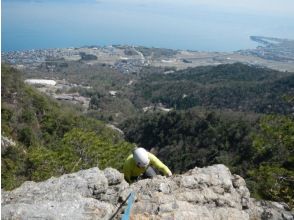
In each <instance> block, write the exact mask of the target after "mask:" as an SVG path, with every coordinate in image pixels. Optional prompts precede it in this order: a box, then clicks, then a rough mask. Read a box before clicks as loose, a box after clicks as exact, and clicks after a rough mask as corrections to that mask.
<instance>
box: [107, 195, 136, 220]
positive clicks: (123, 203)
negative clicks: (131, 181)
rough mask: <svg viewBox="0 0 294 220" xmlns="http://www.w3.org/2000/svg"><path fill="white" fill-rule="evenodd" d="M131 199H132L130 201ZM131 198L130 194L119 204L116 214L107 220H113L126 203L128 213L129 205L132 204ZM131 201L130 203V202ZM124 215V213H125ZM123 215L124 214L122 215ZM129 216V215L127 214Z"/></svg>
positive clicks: (125, 219)
mask: <svg viewBox="0 0 294 220" xmlns="http://www.w3.org/2000/svg"><path fill="white" fill-rule="evenodd" d="M131 197H132V199H130V198H131ZM133 197H134V193H133V192H131V193H130V194H129V195H128V196H127V198H126V199H125V200H124V201H123V202H122V203H121V204H120V206H119V207H118V208H117V210H116V212H115V213H114V214H113V215H112V216H111V217H110V218H109V220H114V218H115V216H116V215H117V214H118V213H119V211H120V210H121V208H122V207H123V206H124V205H125V204H126V203H128V209H129V210H128V212H130V208H129V207H130V206H131V203H133ZM130 201H131V202H130ZM125 213H126V212H125ZM124 215H125V214H124ZM128 216H129V214H128ZM121 220H129V217H128V218H122V219H121Z"/></svg>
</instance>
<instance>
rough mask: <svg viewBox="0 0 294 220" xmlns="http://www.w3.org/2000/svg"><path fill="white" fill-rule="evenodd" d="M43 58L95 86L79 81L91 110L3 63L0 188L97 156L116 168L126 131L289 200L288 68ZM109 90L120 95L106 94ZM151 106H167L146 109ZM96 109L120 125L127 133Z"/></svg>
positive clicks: (293, 163) (180, 163) (177, 168)
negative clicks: (8, 141) (135, 66)
mask: <svg viewBox="0 0 294 220" xmlns="http://www.w3.org/2000/svg"><path fill="white" fill-rule="evenodd" d="M79 65H81V70H82V71H81V72H82V73H83V74H81V72H79V69H78V68H79ZM44 67H45V64H44V65H41V67H40V68H41V69H39V70H38V71H39V72H33V73H31V74H35V75H34V77H37V76H39V77H40V76H42V74H45V75H48V74H49V75H50V74H52V76H54V77H55V78H58V79H60V78H61V77H64V76H66V75H69V77H68V79H69V81H70V80H72V82H84V83H85V85H87V86H91V88H90V89H86V88H83V89H82V90H78V92H80V93H83V94H84V95H85V96H88V97H91V101H90V106H89V109H88V111H87V114H86V115H87V117H86V116H85V115H83V114H82V113H77V111H75V110H71V109H72V108H73V106H67V105H64V104H61V103H59V102H56V101H53V100H51V99H50V98H49V97H45V96H44V95H41V94H40V93H38V92H37V91H35V90H34V89H33V88H31V87H28V86H26V85H24V84H23V83H22V80H21V78H20V73H19V72H17V71H16V70H14V69H12V68H10V67H8V66H5V65H4V66H2V109H1V112H2V134H3V135H4V136H7V137H10V138H12V139H13V140H16V141H17V145H16V146H15V147H10V148H8V149H6V151H5V152H4V154H3V155H2V180H3V183H4V184H3V185H4V187H5V188H6V189H11V188H13V187H16V186H17V185H19V184H20V183H21V182H23V181H25V180H42V179H46V178H49V177H50V176H52V175H60V174H63V173H69V172H74V171H77V170H79V169H84V168H87V167H91V166H96V165H97V164H98V165H99V167H100V168H104V167H106V166H111V167H114V168H117V169H119V170H120V169H121V167H122V163H123V161H124V159H125V157H126V155H127V154H128V153H130V151H131V148H132V145H131V144H129V143H128V142H126V141H125V140H124V139H123V138H125V139H126V140H127V141H129V142H132V143H136V144H137V145H139V146H142V147H145V148H146V149H148V150H151V151H152V152H154V153H155V154H156V155H157V156H158V157H159V158H160V159H161V160H162V161H163V162H164V163H166V164H167V165H168V166H169V167H170V168H171V170H172V171H173V172H174V173H184V172H186V171H187V170H189V169H191V168H194V167H195V166H199V167H203V166H207V165H212V164H216V163H222V164H225V165H227V166H228V167H229V168H230V169H231V171H232V172H233V173H236V174H239V175H241V176H243V177H244V178H245V179H246V182H247V185H248V187H249V188H250V191H251V193H252V195H253V196H255V197H256V198H263V199H270V200H274V201H283V202H286V203H288V204H289V205H290V206H292V207H293V201H294V200H293V195H294V192H293V189H294V188H293V182H294V173H293V170H294V149H293V147H294V119H293V109H294V108H293V104H294V101H293V100H294V99H293V97H294V74H293V73H288V72H278V71H274V70H270V69H266V68H259V67H254V66H247V65H244V64H240V63H236V64H231V65H219V66H206V67H198V68H190V69H186V70H181V71H175V70H173V71H174V72H173V73H171V72H170V73H169V74H164V72H165V71H166V69H165V68H157V67H149V66H146V67H144V68H143V69H141V71H140V73H137V74H126V75H119V74H120V73H118V72H116V71H114V70H110V68H109V67H107V66H99V67H97V68H98V69H95V68H96V67H95V66H87V65H85V64H83V63H80V64H79V63H69V65H68V66H66V65H63V66H62V67H59V68H60V69H58V68H57V70H56V72H48V73H45V72H42V71H41V70H42V68H44ZM44 70H45V69H44ZM108 70H109V71H110V72H109V74H108ZM71 72H72V74H71ZM21 74H23V75H24V76H32V75H30V74H29V73H21ZM70 74H71V75H70ZM42 78H44V77H42ZM130 81H133V83H132V84H129V82H130ZM109 90H116V91H118V94H117V95H116V96H114V97H113V96H110V95H109V93H108V91H109ZM156 105H162V106H164V107H167V108H173V110H172V111H170V112H168V113H164V112H159V110H158V109H156V108H155V107H153V108H151V110H150V111H149V112H146V113H144V112H143V111H142V108H143V107H146V106H156ZM117 115H119V116H117ZM90 117H91V118H90ZM97 118H99V119H101V120H103V121H105V122H111V123H114V124H116V125H118V126H119V127H120V128H121V129H122V130H123V131H124V133H125V137H121V136H119V135H117V134H116V133H114V131H112V130H110V129H108V128H106V127H105V125H104V123H103V122H101V121H97V120H96V119H97Z"/></svg>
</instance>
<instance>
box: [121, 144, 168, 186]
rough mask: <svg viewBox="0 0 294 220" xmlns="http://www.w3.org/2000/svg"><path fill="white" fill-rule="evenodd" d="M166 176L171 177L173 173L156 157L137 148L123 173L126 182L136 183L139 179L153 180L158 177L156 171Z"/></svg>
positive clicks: (130, 156)
mask: <svg viewBox="0 0 294 220" xmlns="http://www.w3.org/2000/svg"><path fill="white" fill-rule="evenodd" d="M154 169H155V170H157V171H160V172H161V173H162V174H163V175H165V176H171V175H172V172H171V171H170V170H169V168H168V167H167V166H166V165H164V164H163V163H162V162H161V161H160V160H159V159H158V158H157V157H156V156H155V155H153V154H152V153H150V152H147V151H146V150H145V149H144V148H141V147H139V148H135V150H134V151H133V153H132V154H130V155H129V156H128V157H127V159H126V161H125V164H124V168H123V172H124V176H125V179H126V181H128V182H129V183H132V182H134V181H135V180H137V179H139V178H143V179H144V178H153V177H154V176H156V175H157V173H156V172H155V170H154Z"/></svg>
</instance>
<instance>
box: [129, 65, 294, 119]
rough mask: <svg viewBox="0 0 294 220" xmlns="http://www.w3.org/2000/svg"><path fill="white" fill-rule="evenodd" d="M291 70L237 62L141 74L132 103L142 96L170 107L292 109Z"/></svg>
mask: <svg viewBox="0 0 294 220" xmlns="http://www.w3.org/2000/svg"><path fill="white" fill-rule="evenodd" d="M293 87H294V74H291V73H284V72H279V71H275V70H271V69H266V68H258V67H254V66H247V65H244V64H241V63H236V64H231V65H219V66H216V67H213V66H206V67H197V68H188V69H186V70H182V71H177V72H174V73H170V74H152V73H151V74H145V75H144V76H143V78H142V79H141V80H140V81H139V82H138V83H137V84H136V88H135V90H134V91H135V93H136V95H135V97H136V98H137V100H136V99H135V101H134V102H135V103H140V101H141V100H140V98H141V97H143V98H144V99H145V100H148V101H150V102H152V103H159V102H160V103H162V104H164V105H166V106H167V107H170V108H176V109H188V108H191V107H195V106H204V107H209V108H215V109H219V108H227V109H232V110H234V111H243V112H246V111H252V112H257V113H281V114H288V113H291V112H293V109H292V106H291V104H289V103H288V102H287V101H286V100H285V97H287V96H288V95H293Z"/></svg>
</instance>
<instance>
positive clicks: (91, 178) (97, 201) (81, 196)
mask: <svg viewBox="0 0 294 220" xmlns="http://www.w3.org/2000/svg"><path fill="white" fill-rule="evenodd" d="M130 192H135V202H134V204H133V206H132V210H131V217H130V219H199V220H200V219H201V220H202V219H204V220H205V219H211V220H215V219H216V220H217V219H222V220H224V219H232V220H233V219H252V220H255V219H294V215H293V212H290V211H289V210H288V211H287V206H285V205H283V204H279V203H273V202H266V201H259V202H258V201H255V200H254V199H251V198H250V194H249V191H248V189H247V187H246V184H245V181H244V179H243V178H242V177H240V176H237V175H232V174H231V173H230V171H229V169H228V168H227V167H225V166H224V165H214V166H209V167H205V168H194V169H192V170H190V171H188V172H187V173H185V174H183V175H175V176H172V177H170V178H166V177H163V176H157V177H155V178H153V179H145V180H141V181H138V182H136V183H134V184H131V185H129V184H128V183H127V182H126V181H125V180H124V179H123V174H121V173H119V172H118V171H117V170H115V169H112V168H107V169H105V170H103V171H102V170H99V169H98V168H97V167H96V168H91V169H88V170H82V171H80V172H77V173H73V174H67V175H63V176H61V177H59V178H51V179H49V180H47V181H45V182H40V183H35V182H25V183H24V184H22V185H21V186H20V187H19V188H17V189H15V190H13V191H10V192H5V191H2V214H1V215H2V219H118V217H119V212H121V210H122V209H119V207H120V205H121V203H122V202H123V201H124V200H125V199H126V198H127V196H128V195H129V193H130ZM117 210H119V212H118V215H116V216H113V214H114V213H116V212H117Z"/></svg>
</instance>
